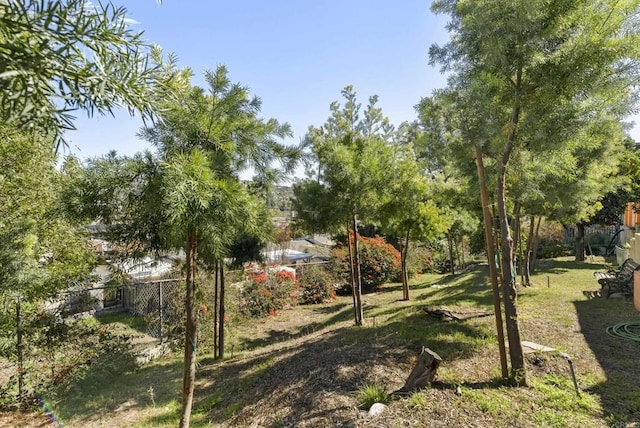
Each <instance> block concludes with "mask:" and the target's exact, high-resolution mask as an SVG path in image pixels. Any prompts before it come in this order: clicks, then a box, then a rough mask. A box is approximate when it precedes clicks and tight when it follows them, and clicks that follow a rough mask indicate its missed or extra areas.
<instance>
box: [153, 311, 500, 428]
mask: <svg viewBox="0 0 640 428" xmlns="http://www.w3.org/2000/svg"><path fill="white" fill-rule="evenodd" d="M345 310H346V311H347V314H348V315H347V316H349V317H350V315H351V309H350V308H346V309H345ZM341 313H342V312H341ZM493 340H494V339H493V337H492V335H491V334H490V332H489V331H488V330H486V329H485V328H484V326H481V325H480V326H476V325H473V324H471V323H464V322H460V323H442V322H439V321H437V320H433V319H431V318H429V317H428V316H427V315H426V314H425V313H423V312H422V311H418V310H415V308H405V311H403V312H402V313H399V314H397V316H395V317H394V318H392V319H391V320H390V322H388V323H387V324H385V325H383V326H380V327H377V328H373V327H347V328H342V329H336V330H330V331H327V332H325V333H323V334H321V335H319V336H316V337H313V338H310V339H309V340H307V341H304V342H302V343H299V344H297V345H295V346H292V347H288V348H286V349H279V350H277V351H274V352H270V353H268V354H263V355H260V356H258V357H255V358H249V359H244V360H238V361H225V362H224V363H221V364H220V363H213V361H212V360H209V359H207V360H203V361H202V368H201V369H200V370H199V373H198V376H199V377H201V378H206V379H210V380H212V381H213V383H212V384H211V385H210V386H207V387H205V388H202V389H199V390H198V391H196V397H197V398H196V403H195V405H194V409H199V410H198V411H194V413H197V415H195V416H194V418H195V419H194V420H202V421H208V423H212V424H213V425H218V424H220V425H222V426H245V425H251V423H258V425H259V426H267V427H269V426H295V425H296V424H297V423H299V422H300V421H305V424H306V426H314V424H316V425H323V426H326V425H327V423H329V422H327V421H330V423H331V424H332V425H333V426H349V423H353V422H352V421H353V409H354V408H355V407H356V406H357V399H356V398H355V391H357V390H358V389H359V388H360V387H361V386H362V385H363V384H364V383H371V382H374V381H381V382H383V383H384V384H385V385H388V386H389V389H398V388H399V387H401V386H402V384H403V383H404V379H405V378H406V376H407V375H408V373H409V372H410V370H411V366H412V361H413V359H414V357H415V356H417V354H418V353H419V351H420V349H421V347H422V346H426V347H429V348H431V349H433V350H436V351H437V352H438V353H439V354H440V355H441V356H442V358H443V359H444V360H445V361H452V360H456V359H461V358H467V357H469V356H471V355H472V354H473V353H474V352H478V350H479V349H482V348H483V347H485V346H487V343H491V342H492V341H493ZM209 363H212V364H209ZM283 403H286V405H283ZM345 404H346V405H345ZM265 409H278V413H277V414H275V413H273V414H271V413H269V412H268V411H265ZM329 409H330V410H329ZM265 417H266V418H267V419H266V420H264V419H262V420H258V419H256V418H265ZM314 421H315V422H314ZM149 422H150V423H151V424H153V423H154V422H158V421H156V420H151V421H149Z"/></svg>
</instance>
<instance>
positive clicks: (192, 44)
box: [67, 0, 640, 159]
mask: <svg viewBox="0 0 640 428" xmlns="http://www.w3.org/2000/svg"><path fill="white" fill-rule="evenodd" d="M114 3H116V4H122V5H124V6H125V7H127V9H128V11H129V14H128V15H129V17H130V18H132V19H134V20H135V21H137V24H135V25H134V28H136V29H140V30H143V31H144V37H145V38H146V39H147V40H148V41H150V42H154V43H157V44H159V45H160V46H162V47H163V48H164V49H165V51H167V52H169V51H170V52H174V53H175V54H177V56H178V57H179V60H180V62H179V65H180V66H188V67H190V68H192V69H193V71H194V72H195V73H196V75H198V76H201V74H202V71H203V70H205V69H214V68H215V67H216V65H217V64H225V65H226V66H227V67H228V69H229V75H230V77H231V79H232V80H233V81H237V82H240V83H241V84H243V85H244V86H248V87H249V89H250V91H251V93H252V94H254V95H257V96H259V97H260V98H261V99H262V101H263V108H262V115H263V116H264V117H269V118H270V117H273V118H276V119H278V120H279V121H282V122H288V123H289V124H291V126H292V129H293V131H294V134H295V135H294V138H293V140H292V142H298V141H299V140H300V138H301V137H302V136H303V135H304V133H305V132H306V130H307V128H308V126H309V125H316V126H318V125H321V124H322V123H324V121H325V119H326V118H327V116H328V114H329V104H330V103H331V101H334V100H339V99H340V90H341V89H342V88H343V87H344V86H346V85H348V84H352V85H354V87H355V90H356V92H357V93H358V96H359V99H360V101H361V102H362V103H363V104H366V102H367V99H368V97H369V96H370V95H374V94H377V95H379V97H380V101H379V106H380V107H382V109H383V112H384V114H385V115H387V116H389V118H390V119H391V121H392V122H393V123H394V124H396V125H397V124H399V123H400V122H402V121H404V120H412V119H414V118H415V112H414V109H413V106H414V105H416V104H417V103H418V102H419V100H420V98H421V97H423V96H427V95H430V94H431V92H432V91H433V90H434V89H436V88H440V87H443V86H444V85H445V83H446V82H445V78H444V77H443V76H442V75H441V74H440V72H439V70H438V69H437V68H434V67H431V66H430V65H429V64H428V55H427V52H428V48H429V46H430V45H431V44H432V43H443V42H445V41H446V40H447V39H448V35H447V33H446V31H445V29H444V25H445V24H446V19H447V17H446V16H435V15H433V14H432V13H431V12H430V11H429V2H428V1H424V0H398V1H393V2H392V1H388V0H368V1H365V0H308V1H301V0H298V1H296V0H269V1H265V0H261V1H258V0H234V1H214V0H164V1H163V4H162V5H159V4H158V3H157V2H156V1H155V0H135V1H134V0H129V1H127V0H120V1H118V0H114ZM196 83H199V80H198V79H196ZM76 125H77V128H78V130H77V131H73V132H68V133H67V139H68V140H69V147H70V151H71V152H72V153H74V154H76V155H78V156H79V157H80V158H82V159H84V158H87V157H94V156H99V155H102V154H105V153H107V152H108V151H110V150H117V151H118V153H120V154H133V153H135V152H137V151H140V150H143V149H145V148H149V145H148V144H147V143H146V142H144V141H140V140H138V139H137V137H136V136H135V134H136V132H137V131H138V129H139V128H140V126H141V125H142V122H141V121H140V119H138V118H130V117H128V116H127V115H126V114H125V113H121V114H118V115H116V118H115V119H114V118H111V117H98V118H93V119H87V118H85V117H78V120H77V121H76ZM632 136H633V137H634V138H635V139H636V140H640V133H639V132H638V129H637V128H636V129H635V130H634V132H632Z"/></svg>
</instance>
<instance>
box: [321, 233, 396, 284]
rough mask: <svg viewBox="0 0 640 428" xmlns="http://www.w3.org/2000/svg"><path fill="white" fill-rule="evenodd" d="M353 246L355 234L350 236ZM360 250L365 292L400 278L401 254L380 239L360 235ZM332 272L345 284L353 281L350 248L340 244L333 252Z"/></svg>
mask: <svg viewBox="0 0 640 428" xmlns="http://www.w3.org/2000/svg"><path fill="white" fill-rule="evenodd" d="M349 239H351V243H352V244H353V232H351V233H350V234H349ZM358 244H359V245H358V246H359V248H360V275H361V277H362V287H363V289H364V290H365V291H371V290H374V289H375V288H376V287H377V286H379V285H380V284H382V283H384V282H387V281H389V280H391V279H392V278H395V277H398V276H399V275H398V273H399V269H400V252H399V251H398V250H396V249H395V248H394V247H393V245H391V244H389V243H387V241H386V240H385V239H384V238H382V237H380V236H375V237H373V238H368V237H366V236H361V235H359V234H358ZM330 266H331V270H332V272H333V274H334V275H335V276H336V277H337V278H339V279H340V280H341V281H342V282H343V283H345V284H349V283H350V281H351V271H350V269H349V248H348V246H347V245H346V244H340V245H337V246H336V247H334V248H333V249H332V250H331V264H330Z"/></svg>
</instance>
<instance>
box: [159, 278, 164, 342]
mask: <svg viewBox="0 0 640 428" xmlns="http://www.w3.org/2000/svg"><path fill="white" fill-rule="evenodd" d="M158 301H159V303H158V311H160V343H164V315H163V313H162V306H163V304H162V282H160V281H159V282H158Z"/></svg>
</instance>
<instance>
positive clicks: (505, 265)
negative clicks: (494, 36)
mask: <svg viewBox="0 0 640 428" xmlns="http://www.w3.org/2000/svg"><path fill="white" fill-rule="evenodd" d="M521 84H522V68H518V70H517V71H516V82H515V90H514V101H513V109H512V111H511V121H510V128H511V129H510V131H509V135H508V137H507V143H506V146H505V149H504V152H503V153H502V157H501V158H500V159H499V160H498V183H497V189H496V190H497V191H496V195H497V198H498V219H499V222H500V234H501V239H502V244H501V250H502V257H501V259H502V298H503V300H504V314H505V318H506V319H505V322H506V326H507V337H508V339H509V357H510V360H511V379H512V381H513V383H514V384H515V385H519V386H525V385H527V373H526V367H525V365H524V353H523V352H522V340H521V338H520V327H519V325H518V290H517V287H516V275H515V272H514V266H513V240H512V238H511V231H510V230H509V219H508V217H507V194H506V191H507V184H506V178H507V164H508V163H509V159H510V158H511V153H512V152H513V149H514V147H515V139H516V129H517V126H518V121H519V118H520V88H521Z"/></svg>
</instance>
